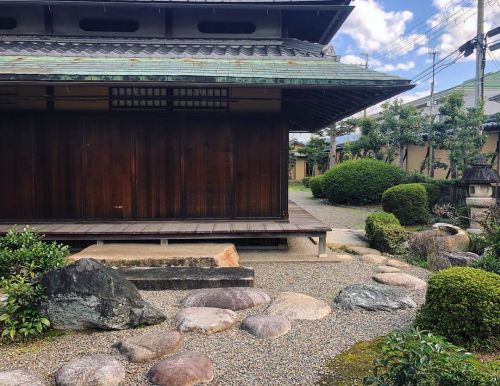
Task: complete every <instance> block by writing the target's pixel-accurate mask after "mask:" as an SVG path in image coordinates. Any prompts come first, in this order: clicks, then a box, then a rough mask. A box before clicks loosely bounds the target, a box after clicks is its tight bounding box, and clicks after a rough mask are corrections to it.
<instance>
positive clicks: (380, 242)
mask: <svg viewBox="0 0 500 386" xmlns="http://www.w3.org/2000/svg"><path fill="white" fill-rule="evenodd" d="M365 232H366V237H367V238H368V240H369V241H370V246H371V247H373V248H376V249H378V250H380V251H382V252H388V253H392V254H395V255H402V254H404V253H406V249H407V247H406V242H407V240H408V237H409V234H408V232H406V230H405V229H404V228H403V227H402V226H401V224H400V223H399V221H398V219H397V218H396V217H395V216H394V215H393V214H391V213H385V212H375V213H373V214H371V215H369V216H368V217H367V219H366V223H365Z"/></svg>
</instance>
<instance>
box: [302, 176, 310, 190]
mask: <svg viewBox="0 0 500 386" xmlns="http://www.w3.org/2000/svg"><path fill="white" fill-rule="evenodd" d="M310 179H311V177H304V178H303V179H302V184H303V185H304V186H305V187H306V188H309V180H310Z"/></svg>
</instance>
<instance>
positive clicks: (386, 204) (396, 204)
mask: <svg viewBox="0 0 500 386" xmlns="http://www.w3.org/2000/svg"><path fill="white" fill-rule="evenodd" d="M382 207H383V208H384V210H385V211H386V212H389V213H393V214H394V215H395V216H396V217H397V218H398V220H399V222H400V223H401V224H403V225H413V224H423V223H425V222H427V220H428V218H429V203H428V201H427V192H426V191H425V188H424V187H423V186H422V184H417V183H416V184H401V185H397V186H393V187H392V188H389V189H387V190H386V191H385V192H384V194H383V195H382Z"/></svg>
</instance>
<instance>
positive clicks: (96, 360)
mask: <svg viewBox="0 0 500 386" xmlns="http://www.w3.org/2000/svg"><path fill="white" fill-rule="evenodd" d="M124 381H125V368H124V367H123V365H122V364H121V363H120V362H118V361H117V360H116V359H114V358H113V357H110V356H108V355H101V354H97V355H90V356H86V357H82V358H78V359H75V360H74V361H71V362H69V363H67V364H65V365H64V366H62V367H61V368H60V369H59V370H57V372H56V385H57V386H118V385H120V384H122V383H123V382H124Z"/></svg>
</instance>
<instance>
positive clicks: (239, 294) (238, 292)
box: [182, 287, 271, 311]
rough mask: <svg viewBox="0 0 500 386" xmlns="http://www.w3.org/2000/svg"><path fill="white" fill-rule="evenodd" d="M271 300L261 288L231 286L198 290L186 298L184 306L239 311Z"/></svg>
mask: <svg viewBox="0 0 500 386" xmlns="http://www.w3.org/2000/svg"><path fill="white" fill-rule="evenodd" d="M270 302H271V297H270V296H269V295H268V294H267V293H266V292H265V291H263V290H261V289H259V288H249V287H230V288H210V289H201V290H197V291H195V292H193V293H192V294H190V295H189V296H188V297H186V299H184V301H183V302H182V306H183V307H214V308H224V309H228V310H233V311H239V310H244V309H247V308H252V307H255V306H258V305H261V304H267V303H270Z"/></svg>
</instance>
